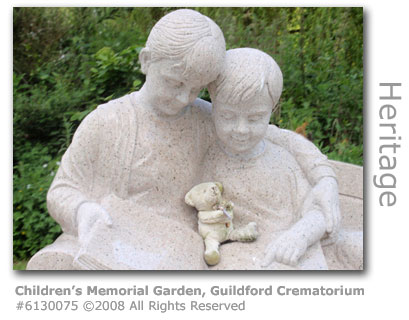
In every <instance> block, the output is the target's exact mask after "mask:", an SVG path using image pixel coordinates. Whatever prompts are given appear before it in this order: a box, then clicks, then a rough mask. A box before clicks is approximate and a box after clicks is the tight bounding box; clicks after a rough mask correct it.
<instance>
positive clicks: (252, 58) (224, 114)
mask: <svg viewBox="0 0 409 320" xmlns="http://www.w3.org/2000/svg"><path fill="white" fill-rule="evenodd" d="M282 81H283V80H282V74H281V71H280V68H279V67H278V65H277V64H276V62H275V61H274V60H273V59H272V58H271V57H270V56H269V55H267V54H265V53H263V52H261V51H259V50H256V49H249V48H241V49H233V50H229V51H227V54H226V62H225V67H224V71H223V72H222V73H221V74H220V75H219V77H218V78H217V80H216V81H214V82H213V83H211V84H210V86H209V92H210V96H211V99H212V103H213V110H212V117H213V122H214V126H215V132H216V135H217V142H215V143H214V144H213V145H212V146H211V147H210V149H209V151H208V154H207V156H206V159H205V165H204V171H203V177H202V178H203V181H220V182H221V183H222V184H223V186H224V187H225V196H226V198H228V199H231V200H232V202H233V203H234V204H235V212H236V216H235V220H236V221H237V223H238V224H240V225H244V224H246V223H249V222H250V221H256V222H257V225H258V226H259V238H258V239H257V241H255V242H254V243H231V244H226V245H224V246H223V247H221V251H222V253H221V256H222V259H221V261H220V263H219V264H218V265H217V266H216V267H215V268H217V269H240V268H244V269H261V268H265V267H269V268H272V269H292V268H295V269H315V270H316V269H321V270H322V269H327V264H326V261H325V257H324V255H323V253H322V249H321V246H320V239H321V238H322V237H323V236H324V234H325V230H326V223H325V219H324V216H323V214H322V213H321V212H320V210H319V209H318V206H315V204H314V203H312V200H310V198H311V197H307V195H308V194H309V192H310V190H311V186H310V184H309V182H308V180H307V178H306V176H305V175H304V173H303V171H302V169H301V168H300V166H299V165H298V163H297V161H296V159H294V157H293V156H292V155H291V154H290V153H289V152H288V151H287V150H285V149H284V148H283V147H280V146H278V145H276V144H274V143H273V141H272V139H269V138H268V135H267V131H268V128H269V120H270V117H271V113H272V111H273V108H274V107H275V106H276V104H277V102H278V100H279V97H280V95H281V90H282ZM273 261H274V263H272V262H273Z"/></svg>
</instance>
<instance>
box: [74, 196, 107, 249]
mask: <svg viewBox="0 0 409 320" xmlns="http://www.w3.org/2000/svg"><path fill="white" fill-rule="evenodd" d="M97 221H103V222H104V223H105V224H106V225H107V226H109V227H111V226H112V218H111V217H110V215H109V213H108V212H107V211H106V210H105V209H104V208H103V207H102V206H101V205H99V204H98V203H95V202H85V203H83V204H81V206H80V207H79V208H78V213H77V226H78V240H79V242H80V243H81V244H85V243H86V242H87V241H88V238H89V235H90V232H91V229H92V227H93V226H94V225H95V223H96V222H97Z"/></svg>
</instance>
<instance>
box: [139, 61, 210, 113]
mask: <svg viewBox="0 0 409 320" xmlns="http://www.w3.org/2000/svg"><path fill="white" fill-rule="evenodd" d="M183 71H184V67H183V66H182V65H180V64H176V63H175V62H174V61H171V60H166V59H163V60H159V61H155V62H152V64H151V65H150V67H149V71H148V74H147V76H146V82H145V85H146V87H147V89H148V90H147V91H148V93H149V99H150V100H151V102H152V104H153V105H154V107H155V108H156V109H157V110H158V111H160V112H161V113H163V114H165V115H169V116H172V115H176V114H178V113H179V112H180V111H181V110H182V109H183V108H184V107H186V106H187V105H189V104H190V103H192V102H193V101H194V100H195V99H196V97H197V96H198V94H199V92H200V90H201V89H202V88H203V87H204V86H205V85H206V83H207V81H208V79H197V78H195V77H194V76H190V77H186V76H184V75H183Z"/></svg>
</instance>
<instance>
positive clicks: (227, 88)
mask: <svg viewBox="0 0 409 320" xmlns="http://www.w3.org/2000/svg"><path fill="white" fill-rule="evenodd" d="M265 86H267V88H268V93H269V96H270V98H271V100H272V108H274V107H275V106H276V105H277V103H278V100H279V99H280V95H281V91H282V89H283V75H282V73H281V70H280V67H279V66H278V65H277V63H276V62H275V61H274V59H273V58H272V57H270V56H269V55H268V54H266V53H264V52H262V51H260V50H257V49H251V48H239V49H231V50H228V51H227V52H226V59H225V65H224V68H223V71H222V73H221V74H220V75H219V76H218V77H217V79H216V80H215V81H214V82H212V83H211V84H210V85H209V87H208V89H209V93H210V97H211V99H212V101H215V100H216V99H218V100H220V101H223V102H229V103H232V104H235V103H239V102H241V101H246V100H248V99H250V98H252V97H254V96H255V95H256V94H258V93H260V92H261V91H262V90H263V88H264V87H265Z"/></svg>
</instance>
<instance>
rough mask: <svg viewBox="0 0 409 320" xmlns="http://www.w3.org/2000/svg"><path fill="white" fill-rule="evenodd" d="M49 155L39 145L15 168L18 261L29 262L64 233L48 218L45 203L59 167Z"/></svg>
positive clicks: (15, 255) (14, 206)
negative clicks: (27, 260) (26, 260)
mask: <svg viewBox="0 0 409 320" xmlns="http://www.w3.org/2000/svg"><path fill="white" fill-rule="evenodd" d="M27 147H28V146H27ZM48 153H49V152H48V149H47V148H46V147H42V146H40V145H36V146H34V147H32V148H31V151H30V152H27V153H25V154H24V155H23V156H22V158H21V159H20V162H19V163H18V165H17V166H16V167H15V168H14V174H13V180H14V185H13V194H14V196H13V209H14V215H13V238H14V250H13V254H14V258H15V259H17V260H22V259H23V260H24V259H28V258H30V257H31V256H32V255H33V254H34V253H36V252H37V251H38V249H39V248H43V247H44V246H46V245H47V244H50V243H51V242H53V241H54V240H55V238H56V237H57V236H58V235H59V234H60V233H61V228H60V226H59V225H58V224H57V223H56V222H55V221H54V220H53V219H52V218H51V217H50V216H49V215H48V212H47V207H46V202H45V199H46V195H47V191H48V188H49V186H50V184H51V181H52V179H53V177H54V175H55V173H56V171H57V169H58V164H59V163H58V161H57V160H55V159H52V158H51V156H50V155H49V154H48Z"/></svg>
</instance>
